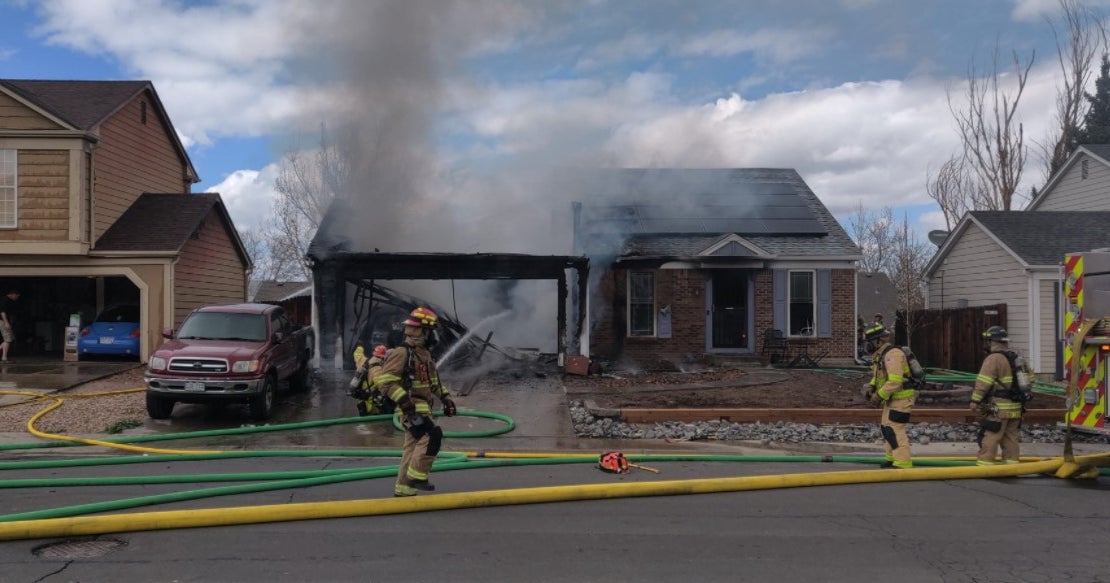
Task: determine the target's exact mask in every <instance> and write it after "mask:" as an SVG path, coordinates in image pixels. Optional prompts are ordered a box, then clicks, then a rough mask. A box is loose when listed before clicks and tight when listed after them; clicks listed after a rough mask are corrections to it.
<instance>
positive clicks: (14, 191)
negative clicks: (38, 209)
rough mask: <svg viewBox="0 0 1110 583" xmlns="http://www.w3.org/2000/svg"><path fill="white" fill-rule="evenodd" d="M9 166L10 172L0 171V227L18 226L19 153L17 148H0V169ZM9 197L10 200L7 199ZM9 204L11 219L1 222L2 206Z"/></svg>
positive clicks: (13, 227) (3, 209) (10, 227)
mask: <svg viewBox="0 0 1110 583" xmlns="http://www.w3.org/2000/svg"><path fill="white" fill-rule="evenodd" d="M8 165H10V166H11V174H10V175H6V174H3V173H0V229H16V228H19V186H18V185H19V153H18V151H17V150H11V149H0V169H3V168H6V167H7V166H8ZM9 197H10V200H9ZM8 204H10V205H11V220H10V221H9V222H2V221H3V217H4V211H5V210H7V209H6V208H4V207H5V206H6V205H8Z"/></svg>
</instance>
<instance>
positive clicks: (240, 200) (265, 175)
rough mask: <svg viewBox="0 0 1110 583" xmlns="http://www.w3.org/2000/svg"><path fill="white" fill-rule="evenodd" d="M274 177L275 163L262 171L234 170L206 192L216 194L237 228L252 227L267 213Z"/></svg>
mask: <svg viewBox="0 0 1110 583" xmlns="http://www.w3.org/2000/svg"><path fill="white" fill-rule="evenodd" d="M277 176H278V166H277V165H276V164H270V165H268V166H266V167H265V168H263V169H262V170H237V171H235V172H232V173H231V174H229V175H228V176H227V177H226V178H224V179H223V181H221V182H220V183H219V184H216V185H215V186H213V187H211V188H209V189H208V190H207V191H206V192H218V193H220V198H222V199H223V201H224V205H225V206H227V211H228V213H230V214H231V220H232V221H234V223H235V227H236V228H237V229H239V230H241V231H249V230H255V229H258V228H259V227H261V226H262V224H263V223H264V222H265V221H266V220H267V218H268V217H269V216H270V210H271V206H272V204H273V200H274V196H275V195H276V191H275V190H274V181H275V179H276V178H277Z"/></svg>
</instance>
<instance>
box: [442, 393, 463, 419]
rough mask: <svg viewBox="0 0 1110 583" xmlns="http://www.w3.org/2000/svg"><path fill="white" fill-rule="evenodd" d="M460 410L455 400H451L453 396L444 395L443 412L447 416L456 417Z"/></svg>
mask: <svg viewBox="0 0 1110 583" xmlns="http://www.w3.org/2000/svg"><path fill="white" fill-rule="evenodd" d="M458 412H459V410H458V408H456V407H455V401H453V400H451V397H446V396H445V397H443V414H444V415H445V416H447V417H454V416H455V415H456V414H458Z"/></svg>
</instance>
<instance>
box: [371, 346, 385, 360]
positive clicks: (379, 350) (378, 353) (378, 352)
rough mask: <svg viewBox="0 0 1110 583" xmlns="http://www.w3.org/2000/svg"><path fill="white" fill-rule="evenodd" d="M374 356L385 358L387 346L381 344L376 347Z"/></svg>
mask: <svg viewBox="0 0 1110 583" xmlns="http://www.w3.org/2000/svg"><path fill="white" fill-rule="evenodd" d="M374 356H375V357H377V358H385V345H384V344H379V345H377V346H375V347H374Z"/></svg>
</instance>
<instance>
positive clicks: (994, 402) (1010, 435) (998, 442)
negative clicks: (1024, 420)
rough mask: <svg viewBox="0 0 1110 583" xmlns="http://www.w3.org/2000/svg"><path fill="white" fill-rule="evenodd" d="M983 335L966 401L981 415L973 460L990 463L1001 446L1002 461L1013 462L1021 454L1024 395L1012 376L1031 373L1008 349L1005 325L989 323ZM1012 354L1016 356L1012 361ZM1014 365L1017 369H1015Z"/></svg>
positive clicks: (978, 463) (1029, 374) (1029, 377)
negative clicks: (978, 364) (978, 363)
mask: <svg viewBox="0 0 1110 583" xmlns="http://www.w3.org/2000/svg"><path fill="white" fill-rule="evenodd" d="M983 339H984V340H986V341H987V342H989V345H988V348H987V350H988V354H987V357H986V358H985V359H983V365H982V366H981V367H980V368H979V374H978V375H977V376H976V377H975V389H974V391H972V393H971V403H970V404H969V405H968V408H969V409H970V410H971V411H972V412H978V413H982V414H983V415H984V418H983V420H982V421H980V422H979V439H978V441H979V455H978V456H977V459H976V462H975V463H976V465H980V466H988V465H993V464H994V463H995V461H994V460H995V455H996V454H997V453H998V450H999V447H1001V449H1002V463H1004V464H1016V463H1018V458H1019V457H1020V456H1021V415H1022V412H1023V411H1024V409H1025V405H1024V400H1025V398H1024V397H1023V396H1022V394H1023V393H1022V392H1021V391H1020V390H1017V389H1016V385H1015V384H1014V380H1015V375H1016V374H1018V373H1019V372H1020V373H1022V374H1025V375H1028V376H1027V377H1024V378H1025V380H1026V382H1031V379H1032V373H1031V372H1030V371H1028V370H1027V369H1025V368H1024V367H1023V366H1022V364H1021V363H1018V362H1017V361H1016V359H1017V358H1020V357H1018V356H1017V355H1016V354H1014V353H1011V352H1010V351H1009V343H1010V338H1009V335H1008V334H1007V333H1006V329H1005V328H1003V327H1001V326H991V327H990V328H988V329H987V330H986V331H985V332H983ZM1011 355H1012V356H1011ZM1011 358H1014V359H1015V361H1014V364H1013V365H1011ZM1015 367H1017V368H1018V369H1019V370H1017V371H1015V370H1014V369H1015Z"/></svg>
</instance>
